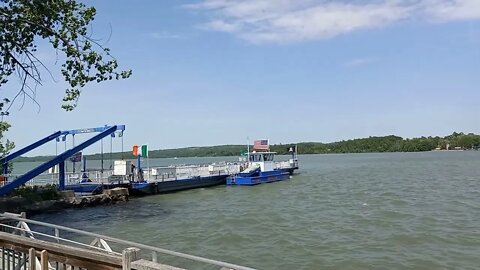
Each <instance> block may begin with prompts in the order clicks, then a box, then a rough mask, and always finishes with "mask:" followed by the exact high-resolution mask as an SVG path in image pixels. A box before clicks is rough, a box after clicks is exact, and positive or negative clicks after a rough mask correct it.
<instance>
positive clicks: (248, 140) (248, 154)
mask: <svg viewBox="0 0 480 270" xmlns="http://www.w3.org/2000/svg"><path fill="white" fill-rule="evenodd" d="M248 162H250V138H248V137H247V164H248Z"/></svg>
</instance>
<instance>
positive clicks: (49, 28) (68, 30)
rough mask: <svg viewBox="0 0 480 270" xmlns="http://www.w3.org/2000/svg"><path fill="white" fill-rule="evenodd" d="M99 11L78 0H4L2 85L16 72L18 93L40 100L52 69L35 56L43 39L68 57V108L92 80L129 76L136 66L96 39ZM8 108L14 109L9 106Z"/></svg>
mask: <svg viewBox="0 0 480 270" xmlns="http://www.w3.org/2000/svg"><path fill="white" fill-rule="evenodd" d="M95 14H96V10H95V8H94V7H87V6H85V5H84V4H82V3H78V2H76V1H74V0H42V1H40V0H0V25H1V28H0V87H2V86H3V85H4V84H6V83H7V82H8V79H9V77H10V76H11V75H13V74H16V75H17V76H18V77H19V79H20V80H21V82H22V84H21V88H20V90H19V92H18V94H17V96H16V97H15V98H14V99H13V100H12V101H14V100H15V99H16V98H17V97H18V96H21V95H23V97H24V99H25V97H28V98H31V99H32V100H34V101H35V91H36V90H35V89H36V87H37V85H39V84H41V82H42V78H41V76H40V71H41V70H44V71H47V72H50V71H49V70H48V68H47V67H46V66H45V64H44V63H42V61H41V60H40V59H39V58H38V57H37V56H36V55H35V52H36V51H37V43H38V38H41V39H44V40H47V41H48V42H49V43H50V44H51V46H52V47H53V48H54V49H55V50H56V53H57V57H58V54H59V53H60V54H61V56H62V57H64V62H63V64H62V65H61V66H62V67H61V72H62V75H63V77H64V79H65V81H66V82H67V83H68V84H69V88H67V89H66V91H65V97H64V98H63V101H64V104H63V105H62V107H63V108H64V109H65V110H67V111H70V110H73V109H74V108H75V106H76V104H77V100H78V98H79V96H80V89H81V88H82V87H84V86H85V85H86V84H87V83H89V82H92V81H96V82H101V81H106V80H112V79H120V78H128V77H129V76H130V75H131V73H132V72H131V70H128V71H118V70H117V69H118V63H117V60H115V59H114V58H113V57H112V56H111V55H110V50H109V49H108V48H105V47H103V46H102V45H101V44H100V43H99V42H98V41H96V40H94V39H92V38H91V36H90V35H89V33H88V32H89V31H88V28H87V27H88V26H89V25H90V23H91V21H92V20H93V19H94V17H95ZM7 111H8V110H7Z"/></svg>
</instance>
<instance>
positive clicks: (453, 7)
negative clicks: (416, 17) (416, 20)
mask: <svg viewBox="0 0 480 270" xmlns="http://www.w3.org/2000/svg"><path fill="white" fill-rule="evenodd" d="M425 13H426V14H427V16H429V17H431V18H432V19H433V20H436V21H440V22H448V21H457V20H475V19H480V0H430V1H428V2H427V4H426V5H425Z"/></svg>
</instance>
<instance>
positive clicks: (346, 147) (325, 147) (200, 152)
mask: <svg viewBox="0 0 480 270" xmlns="http://www.w3.org/2000/svg"><path fill="white" fill-rule="evenodd" d="M294 145H295V144H294V143H291V144H283V145H271V150H272V151H275V152H277V153H278V154H288V149H289V148H290V147H293V146H294ZM296 145H297V146H298V152H299V153H300V154H328V153H373V152H420V151H431V150H434V149H436V148H440V149H446V148H447V146H449V149H455V148H456V147H457V148H461V149H471V148H476V149H478V147H479V146H480V135H476V134H473V133H469V134H464V133H462V132H460V133H457V132H454V133H453V134H452V135H448V136H445V137H438V136H436V137H420V138H413V139H404V138H402V137H398V136H394V135H389V136H382V137H368V138H362V139H353V140H347V141H339V142H333V143H319V142H301V143H297V144H296ZM245 150H246V146H245V145H218V146H203V147H185V148H178V149H163V150H153V151H150V152H149V155H150V157H151V158H173V157H218V156H238V155H240V153H241V152H242V151H245ZM111 155H112V159H121V158H122V153H120V152H118V153H112V154H111ZM123 157H124V158H127V159H133V158H134V156H133V155H132V153H131V152H124V153H123ZM49 158H51V156H39V157H20V158H18V159H17V160H16V161H19V162H21V161H46V160H48V159H49ZM87 158H88V159H101V154H94V155H88V156H87ZM104 158H105V159H110V153H104Z"/></svg>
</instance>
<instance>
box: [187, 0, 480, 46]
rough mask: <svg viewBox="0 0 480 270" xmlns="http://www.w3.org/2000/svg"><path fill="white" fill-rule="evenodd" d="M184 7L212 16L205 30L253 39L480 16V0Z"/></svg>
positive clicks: (310, 36) (227, 2)
mask: <svg viewBox="0 0 480 270" xmlns="http://www.w3.org/2000/svg"><path fill="white" fill-rule="evenodd" d="M184 7H186V8H188V9H191V10H197V11H201V12H205V13H207V14H208V15H209V17H210V18H211V19H210V21H208V22H206V23H204V24H203V25H202V28H203V29H208V30H211V31H219V32H226V33H231V34H234V35H236V36H238V37H240V38H243V39H246V40H248V41H250V42H253V43H286V42H299V41H304V40H315V39H325V38H331V37H334V36H337V35H340V34H345V33H349V32H352V31H358V30H364V29H372V28H378V27H385V26H388V25H390V24H392V23H396V22H399V21H402V20H408V19H412V18H420V19H422V20H425V19H426V20H428V21H437V22H438V21H440V22H445V21H452V20H466V19H480V0H363V1H353V0H343V1H342V0H337V1H333V0H203V1H201V2H200V3H197V4H191V5H186V6H184Z"/></svg>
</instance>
